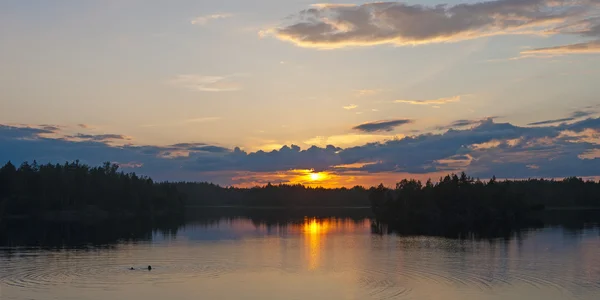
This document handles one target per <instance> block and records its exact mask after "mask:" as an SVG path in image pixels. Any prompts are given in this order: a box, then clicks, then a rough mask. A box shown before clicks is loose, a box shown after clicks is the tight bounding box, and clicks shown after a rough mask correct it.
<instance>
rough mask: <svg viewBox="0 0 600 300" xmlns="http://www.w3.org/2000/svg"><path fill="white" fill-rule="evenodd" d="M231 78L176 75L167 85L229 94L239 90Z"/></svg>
mask: <svg viewBox="0 0 600 300" xmlns="http://www.w3.org/2000/svg"><path fill="white" fill-rule="evenodd" d="M232 77H233V76H203V75H197V74H183V75H177V76H176V77H175V78H173V79H171V80H170V81H169V83H170V84H171V85H173V86H176V87H181V88H186V89H189V90H193V91H199V92H231V91H237V90H239V89H240V86H239V84H238V83H237V82H235V81H234V80H233V79H232Z"/></svg>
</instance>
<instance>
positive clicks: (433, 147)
mask: <svg viewBox="0 0 600 300" xmlns="http://www.w3.org/2000/svg"><path fill="white" fill-rule="evenodd" d="M573 115H581V114H578V113H574V114H573ZM406 121H407V120H394V121H388V122H396V123H392V124H386V123H384V122H373V123H367V125H365V124H363V125H365V126H362V127H361V128H362V129H359V130H363V131H367V132H369V131H370V130H371V131H373V130H383V131H385V130H387V129H388V128H390V126H392V127H393V126H396V125H398V124H400V125H401V124H404V123H406ZM467 121H468V120H458V121H456V122H454V124H455V125H470V128H468V129H461V130H457V129H448V130H446V131H444V132H442V133H439V134H433V133H427V134H420V135H415V136H408V137H402V138H396V139H390V140H388V141H383V142H374V143H367V144H364V145H362V146H356V147H349V148H341V147H338V146H335V145H327V146H322V147H318V146H312V147H310V148H308V149H301V148H300V147H298V146H295V145H291V146H284V147H281V148H280V149H277V150H273V151H256V152H247V151H244V150H242V149H240V148H233V149H230V148H228V147H223V146H220V145H213V144H210V143H201V142H200V143H179V144H174V145H168V146H152V145H130V144H126V145H114V144H111V143H110V140H109V139H107V138H118V137H119V136H118V135H117V136H110V137H109V136H107V137H102V135H99V136H96V135H95V136H94V137H95V138H89V139H78V140H69V139H65V138H64V137H61V136H58V137H52V138H50V137H46V135H48V134H53V135H57V134H59V135H60V132H58V133H57V132H56V131H52V130H48V129H47V128H42V127H41V126H9V125H0V161H2V162H5V161H8V160H11V161H13V162H15V163H20V162H22V161H25V160H28V161H32V160H34V159H36V160H37V161H38V162H64V161H66V160H75V159H79V160H81V161H82V162H85V163H88V164H93V165H96V164H100V163H102V162H104V161H111V162H117V163H119V164H120V165H121V166H122V167H123V168H125V169H132V170H134V171H136V172H138V173H142V174H145V175H150V176H153V177H155V178H156V179H159V180H167V179H168V180H206V181H216V182H218V183H221V184H231V183H234V181H233V178H238V179H236V180H237V181H235V183H238V184H243V182H240V181H239V180H240V179H239V178H244V177H243V176H240V174H249V173H252V174H255V175H256V174H262V175H261V176H263V177H268V176H273V174H279V173H280V172H289V171H290V170H309V169H314V170H318V171H326V172H331V173H332V174H335V175H336V176H341V177H344V176H359V175H360V176H366V175H369V174H370V175H369V176H379V175H378V174H399V175H398V176H408V175H406V174H413V175H418V176H420V175H423V176H430V175H428V174H440V173H441V172H459V171H466V172H468V173H469V174H471V175H473V176H478V177H482V178H489V177H491V176H492V175H496V176H498V177H502V178H528V177H545V178H550V177H565V176H600V155H598V153H600V118H587V119H582V120H579V121H571V122H563V123H560V124H559V125H555V126H547V125H544V124H542V125H539V126H535V127H527V126H516V125H513V124H510V123H497V122H495V121H494V120H493V118H489V119H483V120H480V121H477V123H475V121H468V122H467ZM359 126H360V125H359ZM357 127H358V126H357ZM84 135H86V134H85V133H82V134H81V136H84ZM338 166H344V167H338ZM257 176H258V175H257ZM269 178H270V177H269ZM398 179H400V178H398ZM358 184H360V183H358Z"/></svg>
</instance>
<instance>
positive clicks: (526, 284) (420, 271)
mask: <svg viewBox="0 0 600 300" xmlns="http://www.w3.org/2000/svg"><path fill="white" fill-rule="evenodd" d="M267 215H268V213H267ZM119 225H121V226H119ZM371 225H372V224H371V221H370V220H369V219H368V218H360V217H354V218H341V217H338V218H334V217H324V216H320V217H318V218H316V217H311V216H307V217H306V218H300V219H298V218H294V219H291V218H290V219H289V220H287V221H285V220H284V221H281V220H269V219H264V218H251V217H248V216H237V217H236V216H231V215H230V216H228V217H225V218H219V217H212V218H202V219H201V220H191V221H188V222H187V223H185V224H181V225H180V226H178V225H174V226H171V227H169V228H167V229H164V228H163V229H160V230H158V229H154V230H152V229H150V230H148V231H147V232H146V231H144V227H143V226H142V225H139V226H138V227H133V225H131V224H115V225H114V226H113V227H111V228H110V230H108V229H106V230H104V231H103V230H93V229H90V228H80V227H77V226H74V225H72V227H64V226H63V225H61V226H63V227H60V228H58V229H57V228H50V229H47V232H46V231H43V230H42V232H43V234H41V233H39V232H40V230H37V231H36V232H38V234H40V236H39V237H35V241H33V242H32V241H30V240H28V238H27V237H31V236H32V234H33V233H32V232H27V231H25V232H23V233H22V234H20V235H19V234H17V233H15V231H16V232H20V231H18V230H16V229H14V228H13V229H12V231H10V229H11V228H8V229H6V228H5V230H9V231H10V232H12V234H9V235H4V236H2V235H0V238H1V239H0V245H2V247H1V250H0V298H1V299H77V300H81V299H94V300H95V299H98V300H100V299H102V300H105V299H130V300H134V299H144V300H152V299H161V300H164V299H257V300H259V299H260V300H264V299H303V300H305V299H328V300H329V299H457V300H458V299H461V300H463V299H548V300H553V299H599V297H600V254H599V251H600V230H599V229H598V227H597V226H596V225H595V224H583V225H581V226H577V228H568V227H564V226H558V225H548V224H547V225H545V227H543V228H536V229H525V230H522V231H519V232H515V233H513V234H511V235H510V236H505V237H501V238H486V239H476V238H463V239H455V238H447V237H432V236H398V235H382V234H374V233H372V232H373V229H372V226H371ZM55 226H58V225H55ZM132 228H134V229H132ZM19 230H26V229H19ZM112 231H114V232H118V234H115V236H110V234H109V233H107V232H112ZM54 235H56V236H54ZM90 240H91V241H92V242H89V241H90ZM93 241H95V242H93ZM51 242H52V243H51ZM147 265H152V268H153V269H152V271H148V270H147V269H146V267H147ZM130 267H134V268H135V270H130V269H129V268H130Z"/></svg>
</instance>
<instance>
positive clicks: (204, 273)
mask: <svg viewBox="0 0 600 300" xmlns="http://www.w3.org/2000/svg"><path fill="white" fill-rule="evenodd" d="M127 261H128V262H129V264H125V263H124V262H123V260H122V259H109V258H108V257H97V256H94V255H69V256H68V257H66V256H65V257H63V258H62V259H53V258H49V257H46V258H40V259H30V260H22V259H19V260H10V259H9V260H3V261H1V262H0V263H1V264H2V267H3V268H2V270H0V282H1V283H3V284H6V285H8V286H14V287H20V288H27V289H35V290H40V289H48V288H52V287H56V286H61V285H65V284H69V285H71V286H75V287H80V288H102V289H106V288H112V287H115V286H118V285H124V284H128V285H129V284H139V283H144V282H153V283H168V282H177V281H184V280H186V279H188V278H193V277H205V278H216V277H219V276H221V275H223V274H226V273H228V272H231V271H232V270H233V269H234V266H233V265H232V264H231V263H230V262H228V261H224V260H212V261H210V260H209V261H202V262H199V261H194V260H193V259H191V258H185V257H173V258H169V257H164V258H161V259H158V260H157V259H153V261H152V270H151V271H148V269H147V267H148V265H145V264H144V263H146V262H147V261H142V259H127ZM131 267H134V270H130V268H131ZM124 278H127V280H123V279H124Z"/></svg>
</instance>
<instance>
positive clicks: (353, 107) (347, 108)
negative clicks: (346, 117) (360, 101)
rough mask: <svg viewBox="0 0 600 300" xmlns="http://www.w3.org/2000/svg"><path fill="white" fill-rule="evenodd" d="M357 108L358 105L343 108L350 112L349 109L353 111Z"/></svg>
mask: <svg viewBox="0 0 600 300" xmlns="http://www.w3.org/2000/svg"><path fill="white" fill-rule="evenodd" d="M357 107H358V105H356V104H350V105H348V106H344V109H346V110H351V109H355V108H357Z"/></svg>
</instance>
